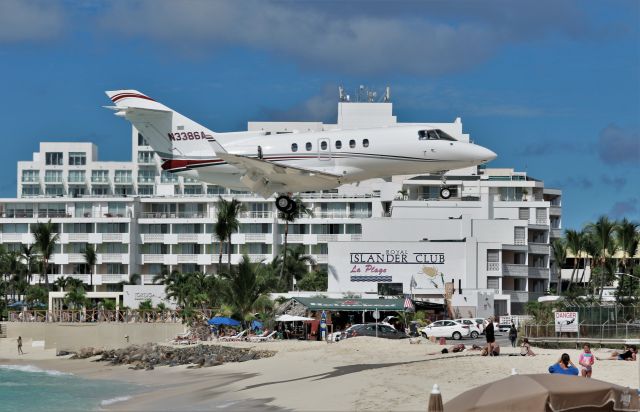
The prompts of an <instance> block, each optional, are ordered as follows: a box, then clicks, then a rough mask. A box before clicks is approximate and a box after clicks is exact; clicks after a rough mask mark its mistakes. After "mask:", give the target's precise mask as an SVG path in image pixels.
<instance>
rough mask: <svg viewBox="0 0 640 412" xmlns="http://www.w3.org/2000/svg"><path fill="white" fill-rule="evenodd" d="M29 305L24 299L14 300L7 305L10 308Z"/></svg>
mask: <svg viewBox="0 0 640 412" xmlns="http://www.w3.org/2000/svg"><path fill="white" fill-rule="evenodd" d="M25 306H27V304H26V303H25V302H23V301H21V300H20V301H18V302H14V303H12V304H11V305H7V307H8V308H22V307H25Z"/></svg>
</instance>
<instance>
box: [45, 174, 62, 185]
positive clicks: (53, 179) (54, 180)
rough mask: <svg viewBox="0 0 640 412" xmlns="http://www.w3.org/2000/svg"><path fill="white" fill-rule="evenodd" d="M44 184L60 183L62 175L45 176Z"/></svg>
mask: <svg viewBox="0 0 640 412" xmlns="http://www.w3.org/2000/svg"><path fill="white" fill-rule="evenodd" d="M44 182H45V183H62V175H60V176H46V175H45V177H44Z"/></svg>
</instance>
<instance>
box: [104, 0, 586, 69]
mask: <svg viewBox="0 0 640 412" xmlns="http://www.w3.org/2000/svg"><path fill="white" fill-rule="evenodd" d="M424 3H425V4H424V5H421V4H420V3H417V5H416V3H408V6H406V5H405V4H403V3H397V2H393V4H391V3H388V4H387V3H382V4H383V6H380V4H379V3H378V4H376V3H374V6H373V7H372V8H371V9H370V10H369V9H368V8H367V7H364V6H363V7H355V8H354V7H346V8H345V7H342V6H340V5H339V3H336V4H335V5H336V7H332V6H333V4H327V3H326V2H323V3H308V2H298V3H295V2H294V3H289V2H277V3H276V2H270V1H223V0H219V1H180V2H175V1H163V0H153V1H150V0H142V1H138V2H116V3H111V4H110V6H111V8H110V10H108V12H107V13H106V15H105V16H103V19H102V26H103V28H104V29H106V30H108V31H110V32H116V33H120V34H122V35H126V36H140V37H145V38H151V39H155V40H157V41H159V42H162V43H164V44H167V45H170V46H172V48H173V49H174V50H175V48H177V49H178V50H181V51H182V52H183V53H184V54H191V53H209V52H211V51H212V50H215V49H217V48H222V47H234V46H242V47H246V48H249V49H256V50H261V51H267V52H272V53H275V54H276V55H280V56H285V57H288V58H293V59H294V60H295V61H297V62H298V63H299V64H300V65H302V66H306V67H317V66H321V67H323V68H334V69H338V70H339V71H341V72H345V73H355V74H379V73H389V72H398V71H399V72H402V73H410V74H439V73H443V72H455V71H461V70H465V69H466V68H468V67H469V66H473V65H476V64H478V63H482V62H484V61H486V60H487V59H488V58H490V57H491V56H493V55H494V54H495V53H496V52H497V50H498V49H499V48H501V47H503V46H504V45H506V44H508V43H511V42H517V41H529V40H532V39H533V40H535V39H536V38H539V37H543V36H544V33H545V32H546V31H553V32H558V31H560V32H562V31H564V32H565V33H567V34H570V35H571V34H573V33H574V32H575V33H579V32H580V31H581V25H580V24H576V23H571V24H566V25H562V24H557V23H558V21H563V20H570V19H568V18H567V15H569V14H570V12H571V11H574V10H573V8H572V7H564V6H563V7H552V8H551V9H550V10H551V11H550V12H545V13H541V12H539V11H538V12H533V11H532V10H538V9H545V7H544V6H543V5H536V7H529V6H526V7H518V8H515V7H509V6H507V5H505V4H503V3H502V2H500V1H494V2H489V3H487V4H483V7H482V8H480V9H478V8H477V7H472V6H473V2H471V3H468V4H469V6H470V7H472V8H473V10H475V14H474V13H470V12H467V13H464V12H463V11H461V10H456V8H452V7H450V6H448V2H424ZM357 4H359V5H362V3H357ZM396 8H397V9H398V10H395V9H396ZM462 8H464V7H462ZM365 9H367V10H365ZM487 9H488V10H487ZM505 9H508V10H511V11H510V12H509V13H505V12H504V10H505ZM492 10H493V11H494V12H491V11H492ZM514 10H517V11H514ZM572 17H573V21H580V20H581V16H580V15H579V13H577V14H574V15H572ZM531 20H533V21H531Z"/></svg>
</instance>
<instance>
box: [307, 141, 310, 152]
mask: <svg viewBox="0 0 640 412" xmlns="http://www.w3.org/2000/svg"><path fill="white" fill-rule="evenodd" d="M306 149H307V152H310V151H311V143H309V142H307V144H306Z"/></svg>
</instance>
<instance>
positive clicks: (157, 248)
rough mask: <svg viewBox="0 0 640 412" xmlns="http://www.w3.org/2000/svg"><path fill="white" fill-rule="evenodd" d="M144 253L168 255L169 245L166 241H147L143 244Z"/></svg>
mask: <svg viewBox="0 0 640 412" xmlns="http://www.w3.org/2000/svg"><path fill="white" fill-rule="evenodd" d="M142 253H144V254H145V255H166V254H168V253H169V245H165V244H164V243H147V244H144V245H142Z"/></svg>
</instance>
